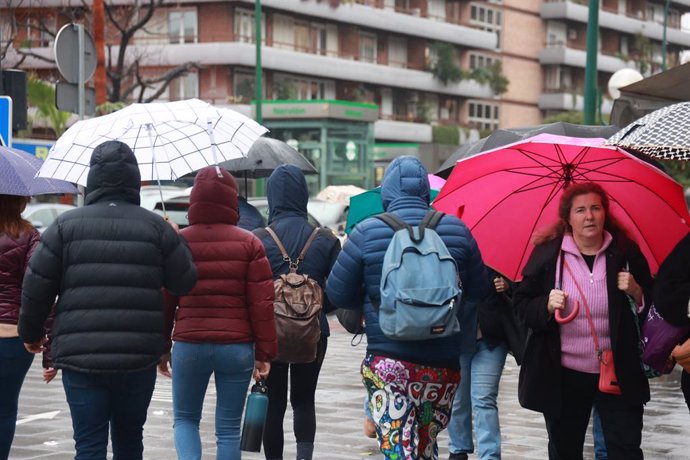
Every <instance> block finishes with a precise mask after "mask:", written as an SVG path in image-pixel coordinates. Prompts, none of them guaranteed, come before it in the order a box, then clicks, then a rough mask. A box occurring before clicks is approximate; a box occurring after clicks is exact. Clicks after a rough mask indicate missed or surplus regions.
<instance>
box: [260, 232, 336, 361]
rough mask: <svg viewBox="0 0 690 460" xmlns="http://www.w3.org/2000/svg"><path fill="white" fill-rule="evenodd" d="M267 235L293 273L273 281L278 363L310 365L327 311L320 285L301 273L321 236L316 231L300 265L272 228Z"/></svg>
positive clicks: (302, 255)
mask: <svg viewBox="0 0 690 460" xmlns="http://www.w3.org/2000/svg"><path fill="white" fill-rule="evenodd" d="M266 231H267V232H268V234H269V235H271V237H272V238H273V240H274V241H275V242H276V244H277V245H278V249H280V252H281V254H282V255H283V260H284V261H285V262H287V263H288V264H289V266H290V272H289V273H287V274H285V275H280V276H279V277H278V278H277V279H276V280H274V281H273V289H274V291H275V300H274V302H273V311H274V312H275V318H276V333H277V336H278V356H277V357H276V359H275V360H276V361H280V362H285V363H309V362H312V361H314V360H315V359H316V346H317V344H318V342H319V338H320V337H321V327H320V324H319V316H320V315H321V308H322V307H323V290H322V289H321V286H319V283H317V282H316V281H315V280H313V279H312V278H310V277H309V275H306V274H303V273H297V269H298V268H299V265H300V263H302V261H303V260H304V256H305V255H306V254H307V251H308V250H309V246H311V243H312V241H314V238H315V237H316V234H317V233H318V232H319V227H317V228H315V229H314V231H313V232H312V233H311V235H310V236H309V239H308V240H307V242H306V243H305V245H304V248H303V249H302V252H300V254H299V256H298V257H297V260H296V261H294V262H293V261H292V260H291V259H290V256H288V254H287V251H285V247H284V246H283V243H282V242H281V241H280V239H279V238H278V235H276V233H275V232H274V231H273V229H271V228H270V227H266Z"/></svg>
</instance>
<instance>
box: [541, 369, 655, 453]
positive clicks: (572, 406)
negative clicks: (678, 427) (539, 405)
mask: <svg viewBox="0 0 690 460" xmlns="http://www.w3.org/2000/svg"><path fill="white" fill-rule="evenodd" d="M562 375H563V379H562V391H563V401H562V403H561V404H562V405H561V416H559V417H553V416H547V415H545V416H544V418H545V420H546V429H547V431H548V433H549V459H551V460H571V459H572V460H582V450H583V446H584V442H585V432H586V431H587V424H588V423H589V417H590V414H591V412H592V406H595V407H596V408H597V412H598V413H599V417H600V418H601V426H602V428H603V431H604V439H605V440H606V449H607V450H608V458H609V459H611V460H636V459H640V460H641V459H642V458H643V455H642V449H641V448H640V444H641V442H642V411H643V407H642V404H639V405H631V404H629V403H628V402H627V401H625V400H624V399H623V397H622V396H615V395H610V394H607V393H602V392H600V391H599V390H598V382H599V374H586V373H583V372H577V371H573V370H570V369H565V368H564V369H563V372H562Z"/></svg>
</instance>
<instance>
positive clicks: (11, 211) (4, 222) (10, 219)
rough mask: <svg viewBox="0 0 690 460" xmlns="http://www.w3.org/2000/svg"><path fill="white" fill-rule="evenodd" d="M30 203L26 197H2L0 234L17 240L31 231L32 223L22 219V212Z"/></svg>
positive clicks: (0, 196)
mask: <svg viewBox="0 0 690 460" xmlns="http://www.w3.org/2000/svg"><path fill="white" fill-rule="evenodd" d="M28 202H29V199H28V198H27V197H24V196H16V195H0V233H4V234H6V235H9V236H11V237H12V238H17V237H18V236H19V235H21V234H22V233H24V232H30V231H31V229H32V228H33V226H32V225H31V223H30V222H29V221H28V220H25V219H24V218H22V211H24V208H26V203H28Z"/></svg>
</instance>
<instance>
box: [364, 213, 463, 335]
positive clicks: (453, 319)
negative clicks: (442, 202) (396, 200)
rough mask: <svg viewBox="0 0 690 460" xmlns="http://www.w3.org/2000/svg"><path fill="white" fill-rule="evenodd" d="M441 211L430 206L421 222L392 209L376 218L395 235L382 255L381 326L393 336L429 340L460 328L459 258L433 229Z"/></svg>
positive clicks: (451, 333) (379, 306)
mask: <svg viewBox="0 0 690 460" xmlns="http://www.w3.org/2000/svg"><path fill="white" fill-rule="evenodd" d="M443 215H444V214H443V213H440V212H436V211H433V210H431V211H429V212H428V213H427V215H426V216H424V219H423V220H422V222H421V223H420V224H419V225H418V226H410V225H409V224H407V223H406V222H404V221H402V220H401V219H400V218H398V217H396V216H395V215H393V214H389V213H383V214H379V215H377V216H376V218H378V219H380V220H382V221H383V222H385V223H386V224H387V225H388V226H390V227H391V228H392V229H393V230H395V234H394V235H393V239H392V240H391V242H390V244H389V245H388V249H387V250H386V254H385V256H384V258H383V269H382V273H381V287H380V294H381V298H380V304H379V305H378V310H379V326H380V327H381V331H383V334H384V335H385V336H386V337H388V338H390V339H394V340H427V339H435V338H442V337H448V336H450V335H453V334H457V333H459V332H460V323H459V322H458V318H457V313H458V308H459V307H460V298H461V295H462V289H461V287H460V277H459V276H458V269H457V265H456V263H455V259H453V257H452V256H451V255H450V253H449V252H448V248H447V247H446V245H445V243H444V242H443V240H442V239H441V237H440V236H438V233H436V231H435V230H434V229H435V228H436V225H437V224H438V222H439V221H440V220H441V218H442V217H443Z"/></svg>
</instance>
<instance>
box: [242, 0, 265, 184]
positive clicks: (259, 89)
mask: <svg viewBox="0 0 690 460" xmlns="http://www.w3.org/2000/svg"><path fill="white" fill-rule="evenodd" d="M254 29H255V30H254V40H255V42H256V66H255V69H254V70H255V72H256V77H255V80H256V95H255V97H256V113H255V115H254V118H255V119H256V122H257V123H259V124H261V123H263V120H264V117H263V114H262V113H261V99H262V98H263V83H262V81H261V73H262V68H261V0H256V3H254ZM245 177H246V176H245ZM254 184H255V193H257V194H261V195H264V194H265V192H264V182H263V180H262V179H259V180H255V181H254ZM246 195H247V197H248V196H249V193H246Z"/></svg>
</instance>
